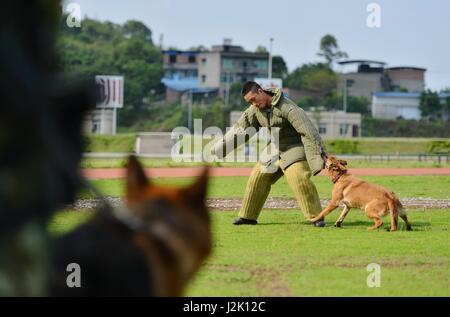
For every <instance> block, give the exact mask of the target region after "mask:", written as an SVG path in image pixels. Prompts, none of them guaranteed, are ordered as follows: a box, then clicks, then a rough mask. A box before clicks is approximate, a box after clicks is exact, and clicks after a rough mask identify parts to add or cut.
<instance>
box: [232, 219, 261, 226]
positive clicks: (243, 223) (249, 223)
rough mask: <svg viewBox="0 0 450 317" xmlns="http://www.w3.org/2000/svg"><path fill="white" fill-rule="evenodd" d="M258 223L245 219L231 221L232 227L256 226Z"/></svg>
mask: <svg viewBox="0 0 450 317" xmlns="http://www.w3.org/2000/svg"><path fill="white" fill-rule="evenodd" d="M257 223H258V221H256V220H251V219H245V218H238V219H236V220H234V221H233V225H256V224H257Z"/></svg>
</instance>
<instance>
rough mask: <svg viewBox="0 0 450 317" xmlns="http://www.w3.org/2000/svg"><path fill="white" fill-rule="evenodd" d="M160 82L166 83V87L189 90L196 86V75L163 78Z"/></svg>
mask: <svg viewBox="0 0 450 317" xmlns="http://www.w3.org/2000/svg"><path fill="white" fill-rule="evenodd" d="M161 82H162V83H163V84H164V85H166V87H168V88H170V89H172V90H176V91H184V90H190V89H194V88H197V87H198V79H197V77H193V78H184V79H177V78H174V79H172V78H163V79H161Z"/></svg>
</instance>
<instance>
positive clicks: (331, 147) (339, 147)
mask: <svg viewBox="0 0 450 317" xmlns="http://www.w3.org/2000/svg"><path fill="white" fill-rule="evenodd" d="M358 145H359V142H358V141H353V140H327V141H325V146H326V148H327V151H328V152H329V153H333V154H359V153H360V151H359V149H358Z"/></svg>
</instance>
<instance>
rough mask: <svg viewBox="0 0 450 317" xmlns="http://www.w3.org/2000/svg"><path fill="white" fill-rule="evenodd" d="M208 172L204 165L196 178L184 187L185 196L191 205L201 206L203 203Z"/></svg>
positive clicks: (206, 189)
mask: <svg viewBox="0 0 450 317" xmlns="http://www.w3.org/2000/svg"><path fill="white" fill-rule="evenodd" d="M208 173H209V168H208V167H205V168H204V169H203V171H202V173H201V174H200V176H199V177H198V178H197V180H196V181H195V182H194V183H193V184H192V185H191V186H189V187H188V188H186V189H185V192H184V193H185V194H186V196H185V197H186V199H188V201H189V203H191V204H192V205H195V206H203V205H204V204H205V201H206V194H207V191H208Z"/></svg>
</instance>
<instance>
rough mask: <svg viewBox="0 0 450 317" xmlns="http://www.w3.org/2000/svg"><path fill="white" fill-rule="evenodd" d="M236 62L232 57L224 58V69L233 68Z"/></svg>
mask: <svg viewBox="0 0 450 317" xmlns="http://www.w3.org/2000/svg"><path fill="white" fill-rule="evenodd" d="M233 64H234V60H232V59H231V58H224V59H222V69H232V68H233Z"/></svg>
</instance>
